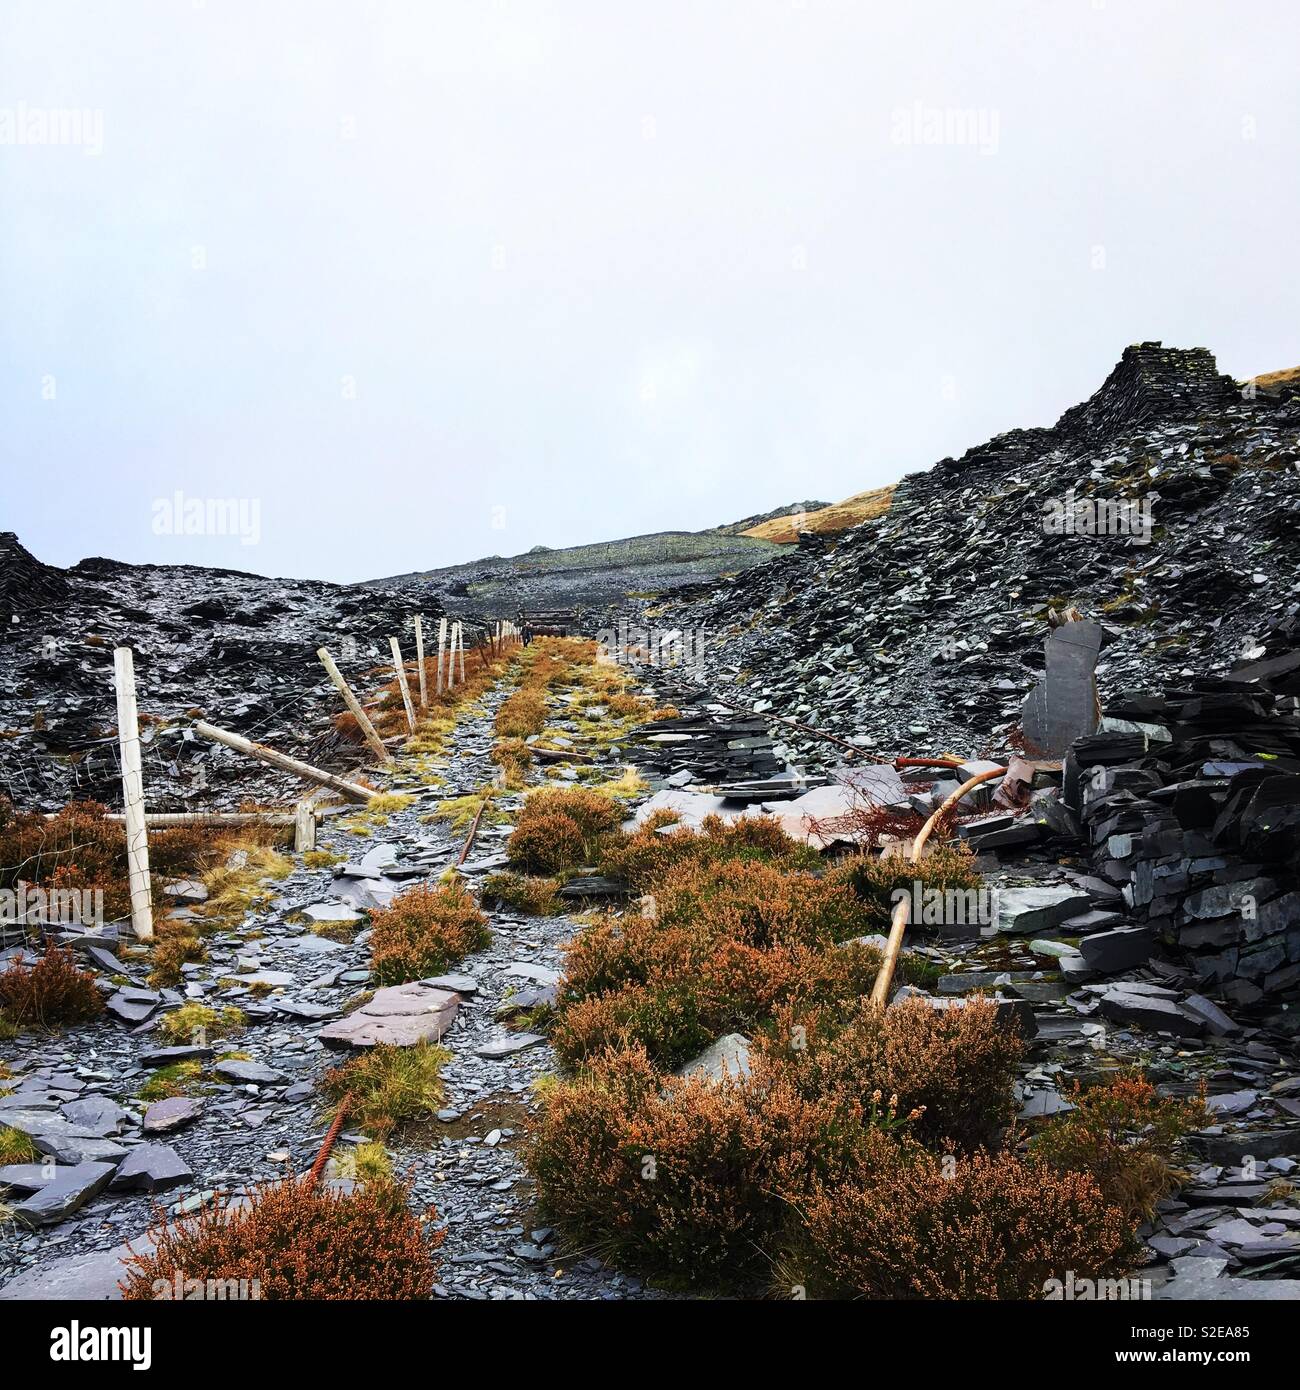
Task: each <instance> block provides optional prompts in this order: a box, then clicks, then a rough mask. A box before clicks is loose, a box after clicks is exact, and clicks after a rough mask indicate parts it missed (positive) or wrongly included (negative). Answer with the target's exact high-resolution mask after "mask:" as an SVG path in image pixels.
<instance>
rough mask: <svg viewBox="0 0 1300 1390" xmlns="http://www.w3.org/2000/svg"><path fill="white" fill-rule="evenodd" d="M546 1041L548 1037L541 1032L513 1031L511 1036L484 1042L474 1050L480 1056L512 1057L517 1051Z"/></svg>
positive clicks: (522, 1050)
mask: <svg viewBox="0 0 1300 1390" xmlns="http://www.w3.org/2000/svg"><path fill="white" fill-rule="evenodd" d="M545 1041H546V1039H545V1038H544V1037H543V1036H542V1035H541V1034H540V1033H511V1034H510V1036H509V1037H505V1038H497V1039H496V1040H495V1041H493V1042H488V1043H484V1044H483V1046H482V1047H476V1048H475V1049H474V1051H475V1052H476V1053H477V1055H478V1056H480V1057H488V1058H497V1057H512V1056H513V1055H514V1054H515V1053H516V1052H524V1051H526V1050H527V1049H528V1048H530V1047H536V1046H537V1045H538V1043H544V1042H545Z"/></svg>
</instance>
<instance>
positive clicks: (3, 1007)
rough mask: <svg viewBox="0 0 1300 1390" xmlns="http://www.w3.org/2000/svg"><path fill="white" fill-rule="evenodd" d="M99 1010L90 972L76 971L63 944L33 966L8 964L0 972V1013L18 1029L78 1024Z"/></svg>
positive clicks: (100, 1001)
mask: <svg viewBox="0 0 1300 1390" xmlns="http://www.w3.org/2000/svg"><path fill="white" fill-rule="evenodd" d="M103 1010H104V997H103V995H102V994H100V992H99V990H98V989H97V988H96V987H95V977H94V975H92V974H91V973H90V972H89V971H88V970H79V969H78V968H77V965H76V962H75V960H74V959H73V955H72V952H71V951H69V950H65V949H64V948H63V947H60V946H50V947H49V948H48V949H47V950H46V951H45V954H44V955H42V956H41V958H40V960H38V961H37V962H36V964H35V965H32V966H27V965H22V964H18V965H11V966H10V967H9V969H8V970H6V971H4V973H3V974H0V1013H3V1014H5V1015H7V1017H8V1018H9V1019H11V1020H12V1022H14V1023H15V1024H17V1025H18V1026H19V1027H21V1028H33V1027H35V1028H46V1027H49V1026H50V1025H52V1024H56V1023H81V1022H84V1021H85V1020H86V1019H90V1018H95V1017H97V1016H98V1015H99V1014H101V1013H102V1012H103Z"/></svg>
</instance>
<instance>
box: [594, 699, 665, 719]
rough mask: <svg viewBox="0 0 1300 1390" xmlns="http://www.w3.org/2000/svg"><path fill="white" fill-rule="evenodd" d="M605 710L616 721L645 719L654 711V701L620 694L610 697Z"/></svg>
mask: <svg viewBox="0 0 1300 1390" xmlns="http://www.w3.org/2000/svg"><path fill="white" fill-rule="evenodd" d="M605 708H606V709H608V710H609V712H610V714H612V715H613V716H614V718H615V719H636V718H642V719H645V718H648V717H649V715H650V711H651V710H652V709H654V701H653V700H647V699H645V698H644V697H642V696H640V695H628V694H618V695H611V696H610V697H609V699H608V701H606V705H605Z"/></svg>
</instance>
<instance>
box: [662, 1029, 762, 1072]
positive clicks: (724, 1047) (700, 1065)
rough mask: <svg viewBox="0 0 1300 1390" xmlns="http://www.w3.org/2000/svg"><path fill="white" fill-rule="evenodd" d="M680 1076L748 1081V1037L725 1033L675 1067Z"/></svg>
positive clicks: (740, 1034)
mask: <svg viewBox="0 0 1300 1390" xmlns="http://www.w3.org/2000/svg"><path fill="white" fill-rule="evenodd" d="M677 1075H678V1076H681V1077H699V1078H700V1079H701V1080H703V1081H709V1082H719V1081H723V1080H731V1081H748V1080H749V1076H750V1064H749V1039H748V1038H747V1037H745V1036H744V1034H743V1033H726V1034H724V1035H723V1036H722V1037H720V1038H719V1039H718V1040H717V1042H715V1043H712V1044H711V1045H710V1046H708V1047H706V1048H705V1049H704V1051H703V1052H701V1053H700V1055H699V1056H698V1057H693V1058H692V1059H691V1060H690V1061H689V1062H687V1063H685V1065H683V1066H681V1067H679V1068H678V1069H677Z"/></svg>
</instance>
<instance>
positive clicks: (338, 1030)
mask: <svg viewBox="0 0 1300 1390" xmlns="http://www.w3.org/2000/svg"><path fill="white" fill-rule="evenodd" d="M459 1009H460V995H459V994H456V993H455V992H453V991H452V990H448V989H439V988H437V987H436V986H434V985H431V984H429V983H428V982H427V981H425V980H412V981H411V982H410V983H408V984H404V985H390V986H388V987H387V988H385V989H380V990H376V991H375V997H374V998H373V999H371V1000H370V1001H369V1002H367V1003H366V1004H363V1005H362V1006H361V1008H359V1009H355V1010H353V1012H352V1013H350V1014H347V1015H345V1016H344V1017H343V1018H339V1019H335V1020H334V1021H333V1022H332V1023H327V1024H326V1025H325V1026H324V1027H323V1028H322V1029H321V1030H320V1034H319V1036H320V1040H321V1042H323V1043H325V1044H326V1045H327V1046H329V1047H375V1046H377V1045H378V1044H380V1043H391V1044H392V1045H393V1046H395V1047H414V1046H415V1044H416V1043H422V1042H438V1041H439V1040H440V1039H441V1038H442V1037H443V1035H444V1034H445V1033H446V1032H447V1031H448V1029H449V1028H450V1027H451V1025H452V1024H453V1023H454V1022H455V1021H456V1014H457V1012H458V1010H459Z"/></svg>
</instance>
